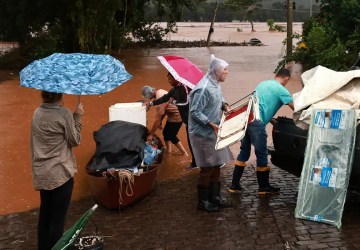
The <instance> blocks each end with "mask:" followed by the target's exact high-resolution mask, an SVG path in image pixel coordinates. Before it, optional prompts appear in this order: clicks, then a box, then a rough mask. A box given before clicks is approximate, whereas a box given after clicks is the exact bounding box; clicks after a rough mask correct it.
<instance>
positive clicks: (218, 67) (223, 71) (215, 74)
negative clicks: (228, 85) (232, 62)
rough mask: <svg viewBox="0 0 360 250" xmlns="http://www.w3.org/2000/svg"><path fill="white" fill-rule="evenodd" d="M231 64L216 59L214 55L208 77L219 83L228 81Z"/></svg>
mask: <svg viewBox="0 0 360 250" xmlns="http://www.w3.org/2000/svg"><path fill="white" fill-rule="evenodd" d="M228 66H229V64H228V63H227V62H226V61H224V60H222V59H220V58H216V57H215V56H214V55H213V54H212V55H211V59H210V66H209V70H208V75H209V76H211V78H212V79H213V80H215V81H217V82H223V81H225V79H226V76H227V75H228V74H229V72H228V69H227V68H228Z"/></svg>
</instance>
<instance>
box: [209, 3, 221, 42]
mask: <svg viewBox="0 0 360 250" xmlns="http://www.w3.org/2000/svg"><path fill="white" fill-rule="evenodd" d="M218 6H219V2H216V7H215V10H214V16H213V19H212V21H211V24H210V29H209V34H208V37H207V40H206V46H209V44H210V37H211V34H212V33H213V32H214V27H213V26H214V22H215V17H216V12H217V9H218Z"/></svg>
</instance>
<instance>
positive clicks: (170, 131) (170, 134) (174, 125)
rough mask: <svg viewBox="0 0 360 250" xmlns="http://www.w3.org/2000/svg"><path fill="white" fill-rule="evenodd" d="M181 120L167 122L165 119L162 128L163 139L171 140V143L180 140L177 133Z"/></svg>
mask: <svg viewBox="0 0 360 250" xmlns="http://www.w3.org/2000/svg"><path fill="white" fill-rule="evenodd" d="M181 125H182V122H169V121H166V124H165V127H164V129H163V136H164V141H171V142H172V143H173V144H177V143H178V142H179V141H180V140H179V138H178V137H177V134H178V132H179V130H180V128H181Z"/></svg>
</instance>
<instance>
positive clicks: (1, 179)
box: [0, 23, 301, 214]
mask: <svg viewBox="0 0 360 250" xmlns="http://www.w3.org/2000/svg"><path fill="white" fill-rule="evenodd" d="M283 25H285V24H283ZM214 27H215V32H214V34H213V36H212V40H215V41H230V42H243V41H249V40H250V39H251V38H258V39H260V40H261V42H262V43H263V44H264V45H265V46H256V47H252V46H238V47H210V48H176V49H150V50H123V51H121V55H120V58H119V59H121V60H122V61H123V63H124V64H125V67H126V69H127V70H128V71H129V72H130V73H131V74H132V75H133V78H132V79H131V80H130V81H128V82H126V83H125V84H123V85H122V86H120V87H118V88H116V89H115V90H113V91H112V92H110V93H107V94H105V95H101V96H82V97H81V101H82V102H83V104H84V110H85V114H84V117H83V129H82V133H81V134H82V142H81V145H80V146H79V147H77V148H75V150H74V152H75V156H76V158H77V163H78V173H77V175H76V177H75V187H74V192H73V199H74V200H77V199H80V198H82V197H86V196H89V195H90V189H89V187H88V185H87V182H86V179H85V174H84V173H85V170H84V169H85V166H86V164H87V162H88V161H89V159H90V158H91V156H92V155H93V153H94V151H95V143H94V140H93V132H94V131H96V130H98V129H99V128H100V126H101V125H102V124H105V123H107V122H108V121H109V107H110V106H111V105H113V104H115V103H126V102H135V101H138V100H140V99H141V98H142V97H141V88H142V86H143V85H151V86H154V87H155V88H163V89H166V90H168V89H169V85H168V83H167V79H166V74H167V71H166V70H165V69H164V67H163V66H162V65H161V64H160V62H159V61H158V59H157V58H156V57H157V56H159V55H165V54H172V55H179V56H184V57H186V58H188V59H189V60H190V61H192V62H193V63H195V64H197V65H198V66H199V68H200V69H202V70H203V71H204V72H206V69H207V66H208V63H209V59H210V54H215V56H216V57H219V58H222V59H224V60H226V61H227V62H228V63H229V64H230V67H229V72H230V73H229V76H228V78H227V80H226V81H225V82H224V83H223V84H222V91H223V95H224V97H225V99H226V100H227V102H228V103H232V102H235V101H236V100H238V99H240V98H242V97H244V96H246V95H247V94H249V93H251V92H252V91H253V89H254V87H255V86H256V84H257V83H259V82H260V81H262V80H266V79H273V78H274V74H273V71H274V69H275V68H276V66H277V64H278V62H279V61H280V60H281V58H282V56H283V54H284V52H285V50H286V49H285V47H284V45H283V44H282V41H283V40H284V39H285V37H286V33H280V32H269V31H268V27H267V25H266V24H265V23H255V30H256V32H251V28H250V25H249V24H247V23H215V26H214ZM238 27H240V28H241V29H242V30H243V31H242V32H238V31H237V28H238ZM208 30H209V23H198V24H197V23H179V24H178V33H176V34H172V35H169V36H168V37H167V39H172V40H199V39H206V38H207V32H208ZM300 30H301V24H294V31H295V32H300ZM292 72H293V76H292V78H291V81H290V82H289V84H288V85H287V87H288V89H289V91H290V92H291V93H295V92H298V91H299V90H300V89H301V84H300V81H299V79H300V78H299V77H300V74H301V68H300V67H298V66H296V65H295V66H294V67H292ZM64 102H65V106H66V107H68V108H70V109H71V110H74V107H75V104H76V102H77V97H76V96H71V95H66V96H65V97H64ZM40 103H41V99H40V92H39V91H37V90H32V89H27V88H23V87H20V86H19V78H18V77H17V78H15V79H14V80H11V81H5V82H2V83H1V84H0V108H1V111H2V112H1V113H0V121H1V122H0V133H1V140H0V204H1V207H0V214H8V213H15V212H19V211H26V210H29V209H31V208H34V207H38V206H39V194H38V193H37V192H35V191H34V189H33V186H32V177H31V165H30V154H29V151H30V149H29V145H30V123H31V117H32V114H33V112H34V110H35V109H36V108H37V107H38V106H39V105H40ZM277 115H284V116H288V117H291V115H292V112H291V110H290V108H288V107H284V108H282V109H281V110H280V111H279V113H278V114H277ZM153 116H154V108H152V109H151V110H150V111H149V112H148V113H147V118H148V127H149V126H151V124H152V122H153ZM267 129H268V132H270V130H271V125H268V128H267ZM158 134H159V135H161V131H159V132H158ZM270 135H271V133H269V136H270ZM179 138H180V140H181V141H182V142H183V144H184V146H185V147H186V149H187V150H188V145H187V142H186V133H185V128H184V126H183V127H182V128H181V130H180V134H179ZM269 143H271V138H270V137H269ZM238 148H239V144H235V145H233V146H231V150H232V152H233V154H234V156H235V157H236V155H237V153H238ZM173 151H174V152H172V153H169V154H167V155H166V157H165V164H164V165H163V168H162V169H161V172H160V180H163V179H169V178H178V177H181V176H183V175H187V174H193V173H189V172H186V171H184V170H183V169H184V167H185V166H186V165H187V164H189V162H190V158H189V157H184V156H181V155H180V153H179V152H178V151H177V150H176V148H175V147H173ZM188 152H189V151H188ZM230 165H231V164H230ZM195 171H196V170H195Z"/></svg>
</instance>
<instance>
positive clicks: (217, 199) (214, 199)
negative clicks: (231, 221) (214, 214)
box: [209, 182, 232, 208]
mask: <svg viewBox="0 0 360 250" xmlns="http://www.w3.org/2000/svg"><path fill="white" fill-rule="evenodd" d="M220 189H221V183H220V182H210V187H209V191H210V192H209V202H210V203H212V204H216V205H218V206H219V208H228V207H232V202H230V201H228V200H226V199H223V198H221V196H220Z"/></svg>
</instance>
